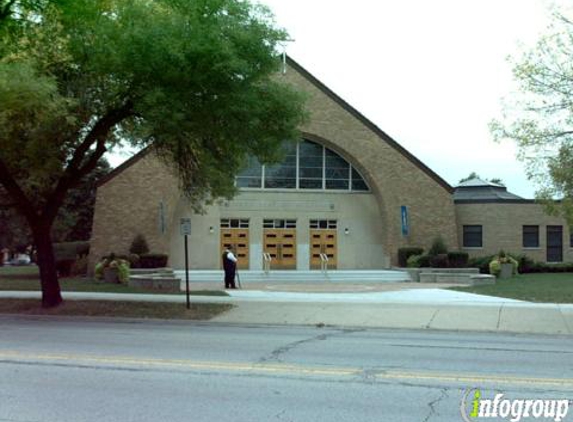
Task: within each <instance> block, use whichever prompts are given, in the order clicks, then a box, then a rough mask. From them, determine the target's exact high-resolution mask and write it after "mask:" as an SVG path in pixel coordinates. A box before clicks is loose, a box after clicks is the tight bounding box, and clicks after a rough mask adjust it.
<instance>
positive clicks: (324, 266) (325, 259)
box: [320, 253, 328, 273]
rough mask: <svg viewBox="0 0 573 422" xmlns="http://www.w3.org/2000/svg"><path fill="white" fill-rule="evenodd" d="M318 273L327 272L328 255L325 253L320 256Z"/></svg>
mask: <svg viewBox="0 0 573 422" xmlns="http://www.w3.org/2000/svg"><path fill="white" fill-rule="evenodd" d="M320 271H322V272H323V273H325V272H327V271H328V255H326V254H325V253H321V254H320Z"/></svg>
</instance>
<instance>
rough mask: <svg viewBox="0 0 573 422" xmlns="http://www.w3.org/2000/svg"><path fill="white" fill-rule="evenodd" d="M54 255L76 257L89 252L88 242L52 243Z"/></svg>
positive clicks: (57, 257)
mask: <svg viewBox="0 0 573 422" xmlns="http://www.w3.org/2000/svg"><path fill="white" fill-rule="evenodd" d="M53 247H54V255H55V257H56V260H58V259H76V258H77V257H78V256H84V255H87V254H88V253H89V250H90V242H84V241H78V242H60V243H54V244H53Z"/></svg>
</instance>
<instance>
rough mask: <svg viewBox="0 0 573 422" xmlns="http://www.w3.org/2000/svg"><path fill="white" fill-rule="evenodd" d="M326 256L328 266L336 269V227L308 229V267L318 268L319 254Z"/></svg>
mask: <svg viewBox="0 0 573 422" xmlns="http://www.w3.org/2000/svg"><path fill="white" fill-rule="evenodd" d="M321 253H322V254H326V256H327V257H328V268H329V269H336V268H337V265H338V254H337V245H336V229H334V230H333V229H311V230H310V269H311V270H319V269H320V268H321V267H320V264H321V260H320V254H321Z"/></svg>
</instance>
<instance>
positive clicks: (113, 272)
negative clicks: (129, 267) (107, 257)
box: [103, 267, 119, 284]
mask: <svg viewBox="0 0 573 422" xmlns="http://www.w3.org/2000/svg"><path fill="white" fill-rule="evenodd" d="M103 279H104V281H105V282H106V283H114V284H118V283H119V270H118V269H117V268H112V267H108V268H104V269H103Z"/></svg>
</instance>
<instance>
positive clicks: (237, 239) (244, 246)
mask: <svg viewBox="0 0 573 422" xmlns="http://www.w3.org/2000/svg"><path fill="white" fill-rule="evenodd" d="M229 246H233V254H234V255H235V256H236V257H237V259H238V261H237V268H239V269H241V270H248V269H249V229H223V228H222V229H221V252H220V256H222V255H223V251H224V250H225V248H228V247H229ZM219 265H220V266H221V268H223V262H222V259H219Z"/></svg>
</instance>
